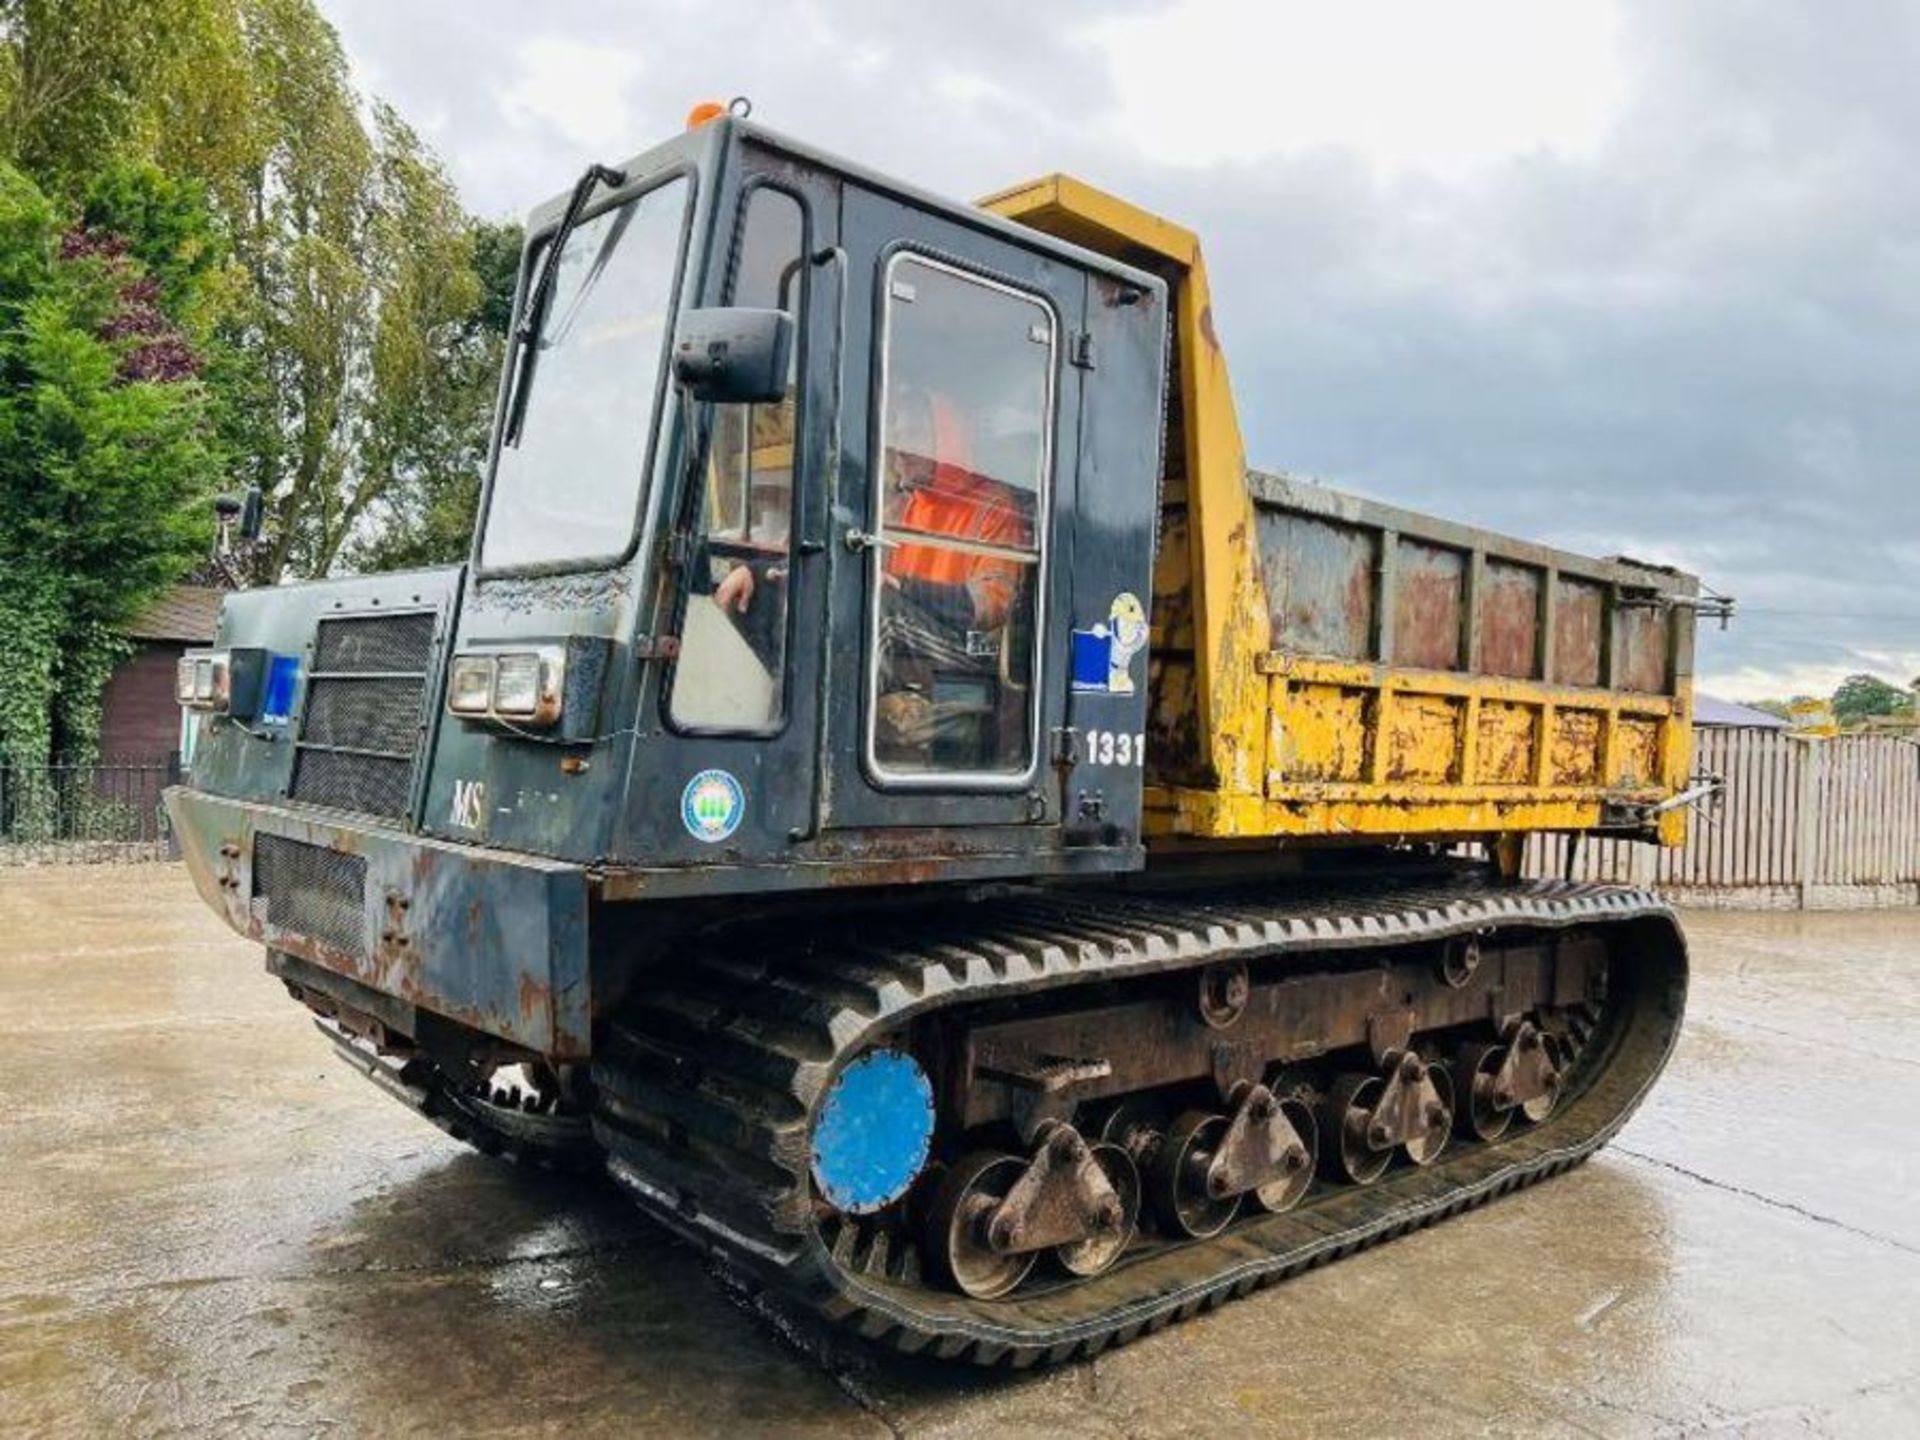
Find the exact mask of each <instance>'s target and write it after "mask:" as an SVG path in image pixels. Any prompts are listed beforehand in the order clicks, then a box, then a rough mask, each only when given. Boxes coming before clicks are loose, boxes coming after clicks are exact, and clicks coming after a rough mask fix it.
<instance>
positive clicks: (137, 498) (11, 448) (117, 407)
mask: <svg viewBox="0 0 1920 1440" xmlns="http://www.w3.org/2000/svg"><path fill="white" fill-rule="evenodd" d="M101 189H102V193H103V194H106V193H111V194H112V195H114V196H115V197H117V198H116V202H115V203H117V204H118V205H120V206H121V207H122V209H123V213H122V215H121V217H120V219H121V223H122V224H125V225H126V226H127V227H128V228H127V229H126V230H116V229H107V228H103V227H102V226H100V225H88V224H85V223H83V222H79V221H76V222H74V223H71V224H68V225H65V226H63V225H62V224H61V223H60V220H59V216H58V211H57V209H56V207H55V206H54V205H53V204H52V203H51V202H50V201H49V200H48V198H47V197H46V196H45V195H43V194H42V193H41V191H40V190H39V189H38V187H36V186H35V185H34V184H33V182H32V181H30V180H28V179H27V178H26V177H25V176H23V175H21V174H20V173H19V172H18V171H17V170H14V169H12V168H11V167H7V166H0V572H3V573H5V575H6V576H7V583H6V584H5V585H4V586H0V635H4V636H5V637H6V640H7V645H8V658H9V663H8V664H7V665H6V666H4V667H0V745H4V747H5V749H6V751H7V753H8V755H9V757H10V758H11V759H12V760H14V761H15V762H16V763H26V764H29V765H33V764H38V763H43V762H44V761H46V760H47V759H48V758H50V757H51V756H53V755H56V754H59V755H63V756H65V757H66V758H69V759H75V760H86V759H89V758H91V756H92V752H93V749H94V746H95V744H96V739H97V735H98V729H99V725H98V721H99V716H98V706H99V697H100V691H101V687H102V686H103V685H104V683H105V680H106V676H107V673H108V671H109V670H110V669H111V667H112V665H113V663H114V661H115V660H116V659H117V658H118V656H119V654H120V653H121V650H122V648H123V642H122V641H121V640H120V638H119V637H120V635H121V633H122V630H123V627H124V626H125V625H126V623H127V621H128V620H130V619H131V618H132V616H133V614H134V613H135V612H136V611H137V610H138V609H139V608H140V607H141V606H142V605H144V604H145V603H146V602H147V601H149V600H150V599H152V598H153V596H154V595H156V594H157V593H158V592H159V591H160V590H161V589H163V588H164V587H165V586H166V585H168V584H169V583H171V582H172V581H173V580H174V579H175V578H176V577H177V576H178V575H179V574H180V572H181V571H182V569H184V568H185V567H186V566H187V565H188V564H190V563H191V562H192V560H193V558H194V557H195V556H196V555H197V554H200V553H203V552H204V549H205V547H206V544H207V542H208V529H209V522H208V512H207V499H208V496H209V491H210V486H211V484H212V483H213V481H214V480H215V479H216V478H217V477H218V475H219V473H220V470H221V468H222V457H221V456H220V454H219V452H218V449H217V443H216V439H215V433H214V427H213V424H212V420H211V406H210V404H209V399H208V392H207V387H206V384H205V382H204V380H203V379H202V377H201V371H202V365H203V360H202V353H201V350H200V348H199V345H198V344H197V337H196V335H195V334H194V332H193V330H192V329H191V328H190V327H188V326H185V325H183V324H182V323H180V321H179V320H178V319H177V318H176V317H175V316H174V315H172V314H169V313H168V311H167V309H166V308H165V305H164V303H163V301H164V297H165V296H166V294H167V290H168V286H169V285H170V284H171V285H173V286H175V287H178V288H177V289H176V304H177V305H178V307H179V310H180V311H181V312H182V313H185V312H190V311H191V310H192V308H193V301H194V300H195V299H196V298H197V282H196V281H195V279H194V276H195V272H196V267H198V266H199V264H200V262H199V261H198V260H197V259H196V258H195V256H194V254H193V250H194V244H195V242H194V241H192V240H191V239H189V238H187V237H188V236H189V235H190V234H191V233H192V232H194V231H195V230H196V227H195V226H194V225H193V224H192V223H191V221H190V220H189V219H188V218H187V216H186V214H185V212H184V211H182V210H181V209H179V208H177V206H176V202H179V201H180V198H181V197H180V195H179V193H178V192H177V190H176V189H175V188H174V187H171V186H169V185H168V184H167V183H166V182H165V181H164V180H163V179H162V178H161V177H159V176H157V175H155V174H152V173H144V172H120V173H113V174H110V175H109V176H107V177H105V178H104V181H103V184H102V187H101ZM162 214H165V215H167V216H168V220H167V221H166V222H163V223H148V224H143V223H141V221H140V220H139V218H138V217H139V216H145V217H147V220H148V221H152V220H153V218H154V217H155V216H158V215H162ZM143 254H146V255H149V256H151V257H152V258H153V261H154V264H153V268H152V269H149V266H148V264H147V263H146V262H145V261H143V259H142V258H141V257H142V255H143ZM202 273H204V270H202Z"/></svg>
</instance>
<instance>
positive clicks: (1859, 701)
mask: <svg viewBox="0 0 1920 1440" xmlns="http://www.w3.org/2000/svg"><path fill="white" fill-rule="evenodd" d="M1912 708H1913V696H1912V695H1910V694H1909V693H1908V692H1906V691H1905V690H1902V689H1900V688H1899V687H1898V686H1895V685H1889V684H1888V683H1887V682H1886V681H1884V680H1882V679H1880V677H1879V676H1877V675H1849V676H1848V677H1847V678H1846V679H1845V680H1842V681H1841V682H1840V685H1839V688H1837V689H1836V690H1835V691H1834V692H1833V717H1834V719H1836V720H1837V721H1839V722H1840V723H1841V724H1842V725H1857V724H1859V723H1860V722H1861V721H1862V720H1867V719H1871V718H1872V717H1874V716H1876V715H1904V714H1905V713H1907V711H1909V710H1911V709H1912Z"/></svg>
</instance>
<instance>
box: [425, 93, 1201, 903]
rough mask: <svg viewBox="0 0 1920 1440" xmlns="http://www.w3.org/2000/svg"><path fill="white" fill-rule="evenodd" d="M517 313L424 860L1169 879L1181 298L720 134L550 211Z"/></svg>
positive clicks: (739, 874) (779, 149)
mask: <svg viewBox="0 0 1920 1440" xmlns="http://www.w3.org/2000/svg"><path fill="white" fill-rule="evenodd" d="M556 246H557V247H558V249H557V252H556V250H555V247H556ZM518 309H519V311H520V319H519V321H518V322H517V325H516V330H515V337H514V342H513V344H512V345H511V347H510V353H509V358H508V364H507V367H506V374H505V378H504V380H503V384H502V393H501V402H500V405H499V418H498V420H497V423H496V427H495V436H494V443H493V450H492V463H491V468H490V476H489V480H488V483H487V486H486V490H485V494H484V498H483V501H482V508H481V520H480V524H479V527H478V533H477V535H476V538H475V542H474V550H473V556H472V562H471V564H470V566H469V568H468V570H467V573H466V576H465V579H464V582H463V591H462V594H461V595H460V599H459V607H458V619H457V623H456V625H455V627H454V633H453V637H452V643H451V644H450V646H449V647H448V653H449V656H450V659H449V662H448V666H447V671H448V674H449V677H450V678H449V682H448V685H447V690H446V697H445V702H444V704H443V705H442V706H441V707H440V712H441V713H440V714H439V716H438V718H437V723H436V726H435V730H436V733H435V735H434V738H433V741H432V750H431V762H430V768H429V773H428V776H427V779H426V781H425V783H424V784H423V786H422V787H421V793H420V802H419V807H420V808H419V813H418V825H419V827H420V828H421V829H423V830H425V831H427V832H429V833H434V834H439V835H442V836H444V837H445V838H448V839H454V840H464V841H479V842H483V843H485V844H487V845H489V846H492V847H495V848H499V849H504V850H516V851H530V852H534V853H541V854H549V855H554V856H558V857H562V858H566V859H574V860H597V861H601V862H603V863H605V864H606V865H607V866H608V868H609V872H610V873H612V874H616V875H617V874H618V873H620V872H631V873H632V876H633V884H634V885H635V886H642V885H644V888H645V889H646V891H647V893H650V894H655V893H677V892H678V890H679V889H680V888H681V887H697V888H701V889H708V890H710V889H713V888H716V886H717V888H723V889H725V888H753V887H756V886H759V885H768V886H777V887H778V888H791V887H792V886H794V885H795V884H803V885H804V884H806V883H809V879H810V877H816V876H817V877H818V883H826V881H827V879H828V877H829V876H830V877H831V878H832V879H833V881H834V883H839V884H846V883H855V884H858V883H862V882H863V881H867V880H870V881H871V882H872V883H896V882H897V881H898V880H899V879H900V878H901V877H902V875H903V874H910V875H913V876H915V877H921V878H929V879H934V878H970V877H983V876H992V875H1013V874H1032V873H1042V872H1046V871H1049V870H1077V871H1088V870H1102V869H1123V868H1131V867H1133V866H1135V865H1137V864H1138V863H1139V858H1140V854H1141V851H1140V842H1139V834H1140V790H1141V774H1142V768H1141V767H1142V760H1143V755H1142V751H1143V749H1144V745H1143V744H1142V734H1143V732H1144V730H1145V728H1146V727H1145V700H1146V668H1147V666H1146V661H1147V656H1146V654H1145V649H1146V638H1147V616H1146V600H1147V597H1148V596H1149V594H1150V585H1151V569H1152V548H1153V538H1154V537H1153V531H1154V517H1155V514H1156V509H1157V490H1158V481H1159V452H1160V440H1161V422H1162V416H1161V407H1162V395H1163V390H1164V375H1163V370H1164V365H1165V358H1164V351H1165V336H1166V331H1167V315H1166V295H1165V289H1164V287H1163V285H1162V283H1161V282H1160V281H1159V280H1157V279H1155V278H1153V277H1152V276H1149V275H1147V274H1145V273H1142V272H1138V271H1134V270H1131V269H1129V268H1127V267H1125V266H1123V265H1119V264H1117V263H1115V262H1113V261H1111V260H1108V259H1105V258H1102V257H1100V256H1097V255H1094V254H1091V253H1089V252H1085V251H1081V250H1078V249H1076V248H1075V247H1073V246H1070V245H1067V244H1065V243H1063V242H1061V241H1058V240H1055V239H1052V238H1050V237H1048V236H1044V235H1041V234H1038V233H1036V232H1033V231H1029V230H1026V229H1023V228H1021V227H1019V226H1016V225H1013V224H1011V223H1009V222H1006V221H1004V220H1001V219H999V218H997V217H994V216H991V215H988V214H985V213H983V212H981V211H979V210H976V209H973V208H971V207H967V206H961V205H955V204H952V203H949V202H946V201H942V200H937V199H935V198H933V197H930V196H926V195H923V194H920V193H918V192H916V191H913V190H911V189H908V188H906V187H903V186H901V185H899V184H896V183H894V182H892V181H888V180H884V179H881V178H880V177H877V176H874V175H871V174H868V173H866V172H865V171H862V170H860V169H858V168H857V167H854V166H852V165H849V164H846V163H844V162H841V161H837V160H834V159H832V158H830V157H827V156H825V155H822V154H819V153H818V152H815V151H811V150H808V149H805V148H803V147H801V146H798V145H795V144H794V143H792V142H791V141H788V140H785V139H781V138H779V137H776V136H774V135H772V134H769V133H768V132H766V131H764V130H761V129H759V128H757V127H754V126H750V125H748V124H746V123H744V122H742V121H740V120H738V119H733V118H723V119H720V120H717V121H713V122H711V123H708V124H705V125H702V126H700V127H698V128H696V129H693V130H691V131H690V132H689V133H687V134H686V135H683V136H681V137H679V138H677V139H676V140H674V141H673V142H671V143H669V144H667V145H665V146H662V147H660V148H659V149H656V150H653V151H650V152H648V153H647V154H645V155H642V156H640V157H637V158H636V159H634V160H632V161H629V162H628V163H627V164H626V165H624V166H621V167H619V168H618V169H614V170H607V169H599V168H596V170H595V171H593V172H589V174H588V175H587V176H584V177H582V182H581V184H580V185H579V186H578V187H577V188H576V190H575V191H574V192H573V193H572V194H571V195H570V196H568V197H564V198H563V199H560V200H556V201H555V202H553V203H551V204H549V205H548V206H546V207H544V208H543V209H541V210H540V211H537V212H536V213H535V215H534V216H533V218H532V223H531V225H530V227H529V239H528V244H527V247H526V252H525V257H524V262H523V266H522V276H521V282H520V295H519V301H518ZM770 869H773V870H778V871H779V872H781V873H780V875H779V877H778V878H777V879H765V878H763V879H756V878H755V877H756V876H759V877H765V876H766V875H767V872H768V871H769V870H770ZM716 871H724V872H726V873H727V875H728V876H730V877H731V878H730V879H723V878H718V877H716V874H715V872H716ZM612 883H613V884H614V886H615V888H617V886H618V883H619V882H618V881H617V880H615V881H613V882H612Z"/></svg>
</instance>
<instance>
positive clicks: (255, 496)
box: [240, 485, 267, 540]
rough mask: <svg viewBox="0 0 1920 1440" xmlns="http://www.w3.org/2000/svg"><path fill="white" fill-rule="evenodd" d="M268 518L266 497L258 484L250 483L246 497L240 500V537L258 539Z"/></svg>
mask: <svg viewBox="0 0 1920 1440" xmlns="http://www.w3.org/2000/svg"><path fill="white" fill-rule="evenodd" d="M266 518H267V509H266V497H265V496H263V495H262V494H261V493H260V487H259V486H258V485H249V486H248V487H247V494H246V498H245V499H244V500H242V501H241V502H240V538H241V539H242V540H258V539H259V538H260V528H261V526H262V525H264V524H265V523H266Z"/></svg>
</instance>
